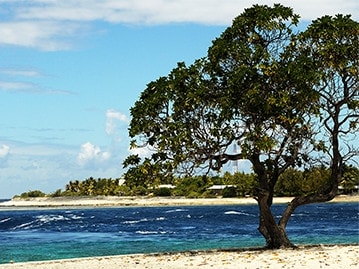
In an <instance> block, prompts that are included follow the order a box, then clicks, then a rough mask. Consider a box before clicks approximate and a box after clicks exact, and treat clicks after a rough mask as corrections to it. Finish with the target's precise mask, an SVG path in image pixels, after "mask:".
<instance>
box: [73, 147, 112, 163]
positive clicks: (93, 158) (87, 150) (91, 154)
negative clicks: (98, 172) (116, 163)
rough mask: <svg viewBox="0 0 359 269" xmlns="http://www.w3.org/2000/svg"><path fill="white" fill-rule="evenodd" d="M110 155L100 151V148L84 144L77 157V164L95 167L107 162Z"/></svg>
mask: <svg viewBox="0 0 359 269" xmlns="http://www.w3.org/2000/svg"><path fill="white" fill-rule="evenodd" d="M110 157H111V154H110V153H109V152H106V151H101V148H100V147H98V146H95V145H93V144H91V143H90V142H86V143H85V144H82V145H81V149H80V152H79V154H78V155H77V163H78V164H79V165H80V166H86V165H96V164H98V163H101V162H103V161H106V160H108V159H109V158H110Z"/></svg>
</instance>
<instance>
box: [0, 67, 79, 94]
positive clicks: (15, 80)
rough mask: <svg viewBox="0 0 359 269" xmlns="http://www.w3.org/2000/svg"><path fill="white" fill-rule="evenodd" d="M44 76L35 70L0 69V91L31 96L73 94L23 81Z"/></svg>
mask: <svg viewBox="0 0 359 269" xmlns="http://www.w3.org/2000/svg"><path fill="white" fill-rule="evenodd" d="M42 76H44V74H42V73H41V72H39V71H38V70H35V69H6V68H1V69H0V90H1V91H7V92H13V93H17V92H21V93H31V94H74V93H73V92H71V91H67V90H60V89H51V88H47V87H43V86H40V85H39V84H37V83H35V82H30V81H25V80H26V79H34V78H37V77H42Z"/></svg>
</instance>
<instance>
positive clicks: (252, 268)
mask: <svg viewBox="0 0 359 269" xmlns="http://www.w3.org/2000/svg"><path fill="white" fill-rule="evenodd" d="M0 268H3V269H15V268H16V269H20V268H26V269H92V268H96V269H114V268H129V269H137V268H138V269H139V268H141V269H145V268H147V269H169V268H171V269H180V268H181V269H184V268H202V269H209V268H211V269H213V268H218V269H237V268H241V269H259V268H260V269H265V268H269V269H270V268H273V269H301V268H303V269H304V268H305V269H308V268H313V269H320V268H325V269H339V268H346V269H349V268H353V269H355V268H356V269H357V268H359V246H358V245H346V246H316V247H304V246H301V247H299V248H298V249H295V250H292V249H288V250H287V249H284V250H265V251H264V250H250V251H243V250H242V251H209V252H184V253H173V254H152V255H143V254H139V255H122V256H108V257H95V258H82V259H69V260H56V261H43V262H29V263H12V264H10V263H9V264H2V265H0Z"/></svg>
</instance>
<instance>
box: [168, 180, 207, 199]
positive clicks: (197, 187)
mask: <svg viewBox="0 0 359 269" xmlns="http://www.w3.org/2000/svg"><path fill="white" fill-rule="evenodd" d="M177 181H178V182H177V185H176V189H174V191H173V194H174V195H176V196H186V197H189V198H195V197H200V196H201V194H203V193H204V192H205V191H206V190H207V188H208V187H210V186H212V185H213V184H212V182H211V181H210V179H209V178H208V177H207V176H196V177H185V178H180V179H178V180H177Z"/></svg>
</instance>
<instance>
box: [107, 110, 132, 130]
mask: <svg viewBox="0 0 359 269" xmlns="http://www.w3.org/2000/svg"><path fill="white" fill-rule="evenodd" d="M118 122H121V123H126V124H128V123H129V119H128V117H127V116H126V115H125V114H123V113H121V112H119V111H116V110H114V109H108V110H107V111H106V133H107V134H108V135H113V134H116V133H117V127H118V126H117V123H118Z"/></svg>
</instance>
